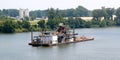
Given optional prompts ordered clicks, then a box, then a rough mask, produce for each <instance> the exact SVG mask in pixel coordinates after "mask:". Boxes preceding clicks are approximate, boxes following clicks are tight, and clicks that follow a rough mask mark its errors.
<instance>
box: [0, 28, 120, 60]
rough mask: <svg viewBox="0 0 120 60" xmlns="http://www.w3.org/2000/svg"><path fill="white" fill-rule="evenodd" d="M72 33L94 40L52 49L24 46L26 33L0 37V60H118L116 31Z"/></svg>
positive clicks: (119, 38)
mask: <svg viewBox="0 0 120 60" xmlns="http://www.w3.org/2000/svg"><path fill="white" fill-rule="evenodd" d="M76 32H77V33H78V34H79V35H85V36H88V37H94V38H95V40H93V41H87V42H79V43H72V44H66V45H59V46H53V47H32V46H29V45H28V43H29V42H30V32H28V33H14V34H1V33H0V60H120V28H119V27H112V28H90V29H87V28H85V29H76ZM34 33H35V35H37V34H39V33H37V32H34Z"/></svg>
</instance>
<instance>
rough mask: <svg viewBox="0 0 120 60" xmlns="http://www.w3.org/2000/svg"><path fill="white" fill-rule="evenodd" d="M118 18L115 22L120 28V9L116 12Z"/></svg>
mask: <svg viewBox="0 0 120 60" xmlns="http://www.w3.org/2000/svg"><path fill="white" fill-rule="evenodd" d="M116 16H117V17H116V19H115V22H116V24H117V25H119V26H120V7H119V8H118V9H117V10H116Z"/></svg>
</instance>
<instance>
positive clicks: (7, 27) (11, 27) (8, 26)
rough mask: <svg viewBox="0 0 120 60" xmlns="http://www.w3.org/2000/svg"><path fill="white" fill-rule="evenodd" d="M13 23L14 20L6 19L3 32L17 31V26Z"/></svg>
mask: <svg viewBox="0 0 120 60" xmlns="http://www.w3.org/2000/svg"><path fill="white" fill-rule="evenodd" d="M13 24H14V23H13V21H10V20H7V21H5V22H4V25H3V29H2V32H4V33H13V32H15V28H14V25H13Z"/></svg>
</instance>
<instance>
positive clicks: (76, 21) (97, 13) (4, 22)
mask: <svg viewBox="0 0 120 60" xmlns="http://www.w3.org/2000/svg"><path fill="white" fill-rule="evenodd" d="M81 8H83V9H81ZM77 10H78V11H77ZM7 11H8V10H7ZM38 11H41V10H38ZM38 11H35V12H37V13H38V14H40V15H37V13H35V14H34V11H32V12H33V13H32V14H33V16H34V17H33V18H35V17H36V16H37V17H40V16H41V17H42V15H44V16H47V17H48V21H47V22H46V21H45V20H41V21H39V22H37V24H36V25H32V24H31V23H30V22H29V21H25V20H22V21H15V20H14V19H11V18H8V17H6V16H9V14H10V13H9V14H7V13H6V14H4V13H5V11H4V13H3V11H1V10H0V14H1V15H0V16H1V17H0V32H4V33H11V32H25V31H31V30H33V31H38V30H44V29H46V30H54V29H55V28H56V27H57V26H58V24H59V23H64V24H65V25H67V26H68V27H70V28H91V27H109V26H120V7H119V8H117V9H114V8H104V7H103V8H102V9H95V10H93V11H89V10H87V9H86V8H84V7H82V6H79V7H77V8H76V9H66V10H59V9H54V8H50V9H47V10H43V11H42V13H41V12H38ZM84 11H86V12H84ZM66 12H67V13H66ZM68 12H69V13H68ZM41 14H42V15H41ZM11 15H12V13H11ZM113 15H116V17H115V18H113ZM12 16H15V15H14V14H13V15H12ZM16 16H17V15H16ZM80 16H92V17H93V19H92V20H91V21H85V20H82V19H81V18H79V17H80ZM64 17H68V19H64ZM74 17H75V18H74ZM102 18H104V19H102Z"/></svg>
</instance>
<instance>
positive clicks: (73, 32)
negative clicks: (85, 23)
mask: <svg viewBox="0 0 120 60" xmlns="http://www.w3.org/2000/svg"><path fill="white" fill-rule="evenodd" d="M73 39H74V41H75V26H74V25H73Z"/></svg>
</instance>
